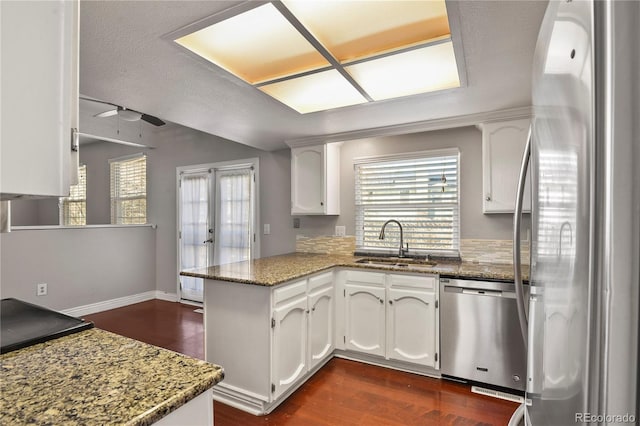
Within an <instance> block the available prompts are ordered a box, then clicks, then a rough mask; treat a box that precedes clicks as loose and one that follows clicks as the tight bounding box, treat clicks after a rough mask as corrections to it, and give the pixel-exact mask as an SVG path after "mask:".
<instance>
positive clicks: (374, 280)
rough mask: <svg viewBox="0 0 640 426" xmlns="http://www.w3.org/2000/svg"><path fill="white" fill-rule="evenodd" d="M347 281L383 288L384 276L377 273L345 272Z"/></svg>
mask: <svg viewBox="0 0 640 426" xmlns="http://www.w3.org/2000/svg"><path fill="white" fill-rule="evenodd" d="M346 278H347V281H349V282H359V283H366V284H378V285H380V286H384V274H380V273H378V272H364V271H347V275H346Z"/></svg>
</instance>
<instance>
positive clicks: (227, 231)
mask: <svg viewBox="0 0 640 426" xmlns="http://www.w3.org/2000/svg"><path fill="white" fill-rule="evenodd" d="M256 172H257V159H255V160H252V161H249V162H247V161H242V162H234V163H216V164H209V165H205V166H202V165H201V166H193V167H183V168H179V169H178V272H180V271H184V270H187V269H194V268H206V267H208V266H213V265H222V264H226V263H234V262H241V261H245V260H251V259H253V258H254V257H255V256H256V253H257V246H258V244H256V232H255V229H256V217H257V214H256V209H257V202H256V200H257V191H256V185H255V181H256ZM178 279H179V286H180V288H179V294H180V298H181V299H183V300H190V301H195V302H202V301H203V284H204V282H203V281H204V280H203V279H202V278H194V277H185V276H180V275H179V276H178Z"/></svg>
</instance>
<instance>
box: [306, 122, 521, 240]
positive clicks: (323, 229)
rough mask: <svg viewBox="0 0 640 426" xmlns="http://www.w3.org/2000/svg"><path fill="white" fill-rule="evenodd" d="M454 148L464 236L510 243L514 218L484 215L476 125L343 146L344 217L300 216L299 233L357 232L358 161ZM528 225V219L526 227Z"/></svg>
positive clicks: (378, 138) (359, 141)
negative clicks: (355, 162) (457, 158)
mask: <svg viewBox="0 0 640 426" xmlns="http://www.w3.org/2000/svg"><path fill="white" fill-rule="evenodd" d="M453 147H457V148H459V149H460V191H461V192H460V228H461V229H460V232H461V238H483V239H484V238H486V239H505V240H506V239H511V233H512V223H513V218H512V216H511V215H510V214H489V215H485V214H483V213H482V194H483V192H482V133H481V132H480V131H479V130H478V129H477V128H475V127H461V128H457V129H448V130H438V131H431V132H422V133H413V134H407V135H398V136H385V137H374V138H366V139H358V140H354V141H348V142H345V143H344V144H343V145H342V148H341V151H340V156H341V163H340V216H327V217H316V216H306V217H301V227H300V229H299V230H297V231H299V232H298V234H301V235H304V236H319V235H333V234H334V233H335V226H336V225H345V226H346V230H347V234H348V235H354V234H355V204H354V186H355V180H354V173H353V159H354V158H358V157H368V156H375V155H385V154H396V153H403V152H415V151H426V150H430V149H443V148H453ZM529 226H530V225H529V218H528V215H527V217H526V218H525V227H526V228H529Z"/></svg>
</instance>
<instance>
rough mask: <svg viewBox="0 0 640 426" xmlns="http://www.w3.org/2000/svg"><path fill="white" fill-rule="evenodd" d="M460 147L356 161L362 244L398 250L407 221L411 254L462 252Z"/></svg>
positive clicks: (406, 236)
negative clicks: (459, 187) (381, 236)
mask: <svg viewBox="0 0 640 426" xmlns="http://www.w3.org/2000/svg"><path fill="white" fill-rule="evenodd" d="M458 158H459V153H458V151H457V150H446V151H434V152H432V153H429V152H426V153H415V154H410V155H408V156H402V157H387V158H380V157H378V158H376V159H374V160H363V161H360V162H357V163H356V165H355V181H356V182H355V205H356V247H357V249H359V250H373V251H378V250H379V251H385V252H390V253H397V250H398V247H399V244H400V230H399V228H398V226H397V225H396V224H394V223H390V224H389V225H387V228H386V229H385V239H384V240H380V239H379V238H378V236H379V235H380V229H381V228H382V225H383V224H384V223H385V222H386V221H387V220H389V219H396V220H398V221H399V222H400V223H401V224H402V228H403V230H404V242H405V243H409V250H410V252H409V253H416V252H418V253H426V252H429V253H440V254H443V255H455V256H457V255H458V254H459V248H460V219H459V216H460V214H459V202H458V163H459V161H458Z"/></svg>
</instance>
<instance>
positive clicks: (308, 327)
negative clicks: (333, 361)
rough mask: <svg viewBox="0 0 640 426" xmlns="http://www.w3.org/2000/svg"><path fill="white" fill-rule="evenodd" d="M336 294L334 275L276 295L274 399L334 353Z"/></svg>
mask: <svg viewBox="0 0 640 426" xmlns="http://www.w3.org/2000/svg"><path fill="white" fill-rule="evenodd" d="M334 291H335V290H334V285H333V272H327V273H323V274H320V275H316V276H313V277H311V278H309V279H308V280H306V279H305V280H301V281H296V282H293V283H290V284H285V285H283V286H280V287H278V288H276V289H275V290H274V291H273V306H274V308H273V319H272V325H273V350H272V353H273V357H272V359H271V361H272V367H271V373H272V393H273V398H274V399H277V398H279V397H280V396H281V395H282V394H283V393H285V392H286V391H288V390H289V389H291V387H292V386H294V385H296V384H298V382H299V379H301V378H302V377H303V376H304V375H305V374H307V373H308V372H309V371H311V370H312V369H313V368H314V367H316V366H317V365H318V364H320V363H321V362H322V361H324V360H326V359H327V357H329V356H330V355H331V354H332V353H333V348H334V338H333V336H334V331H333V328H334V307H333V304H334Z"/></svg>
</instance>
